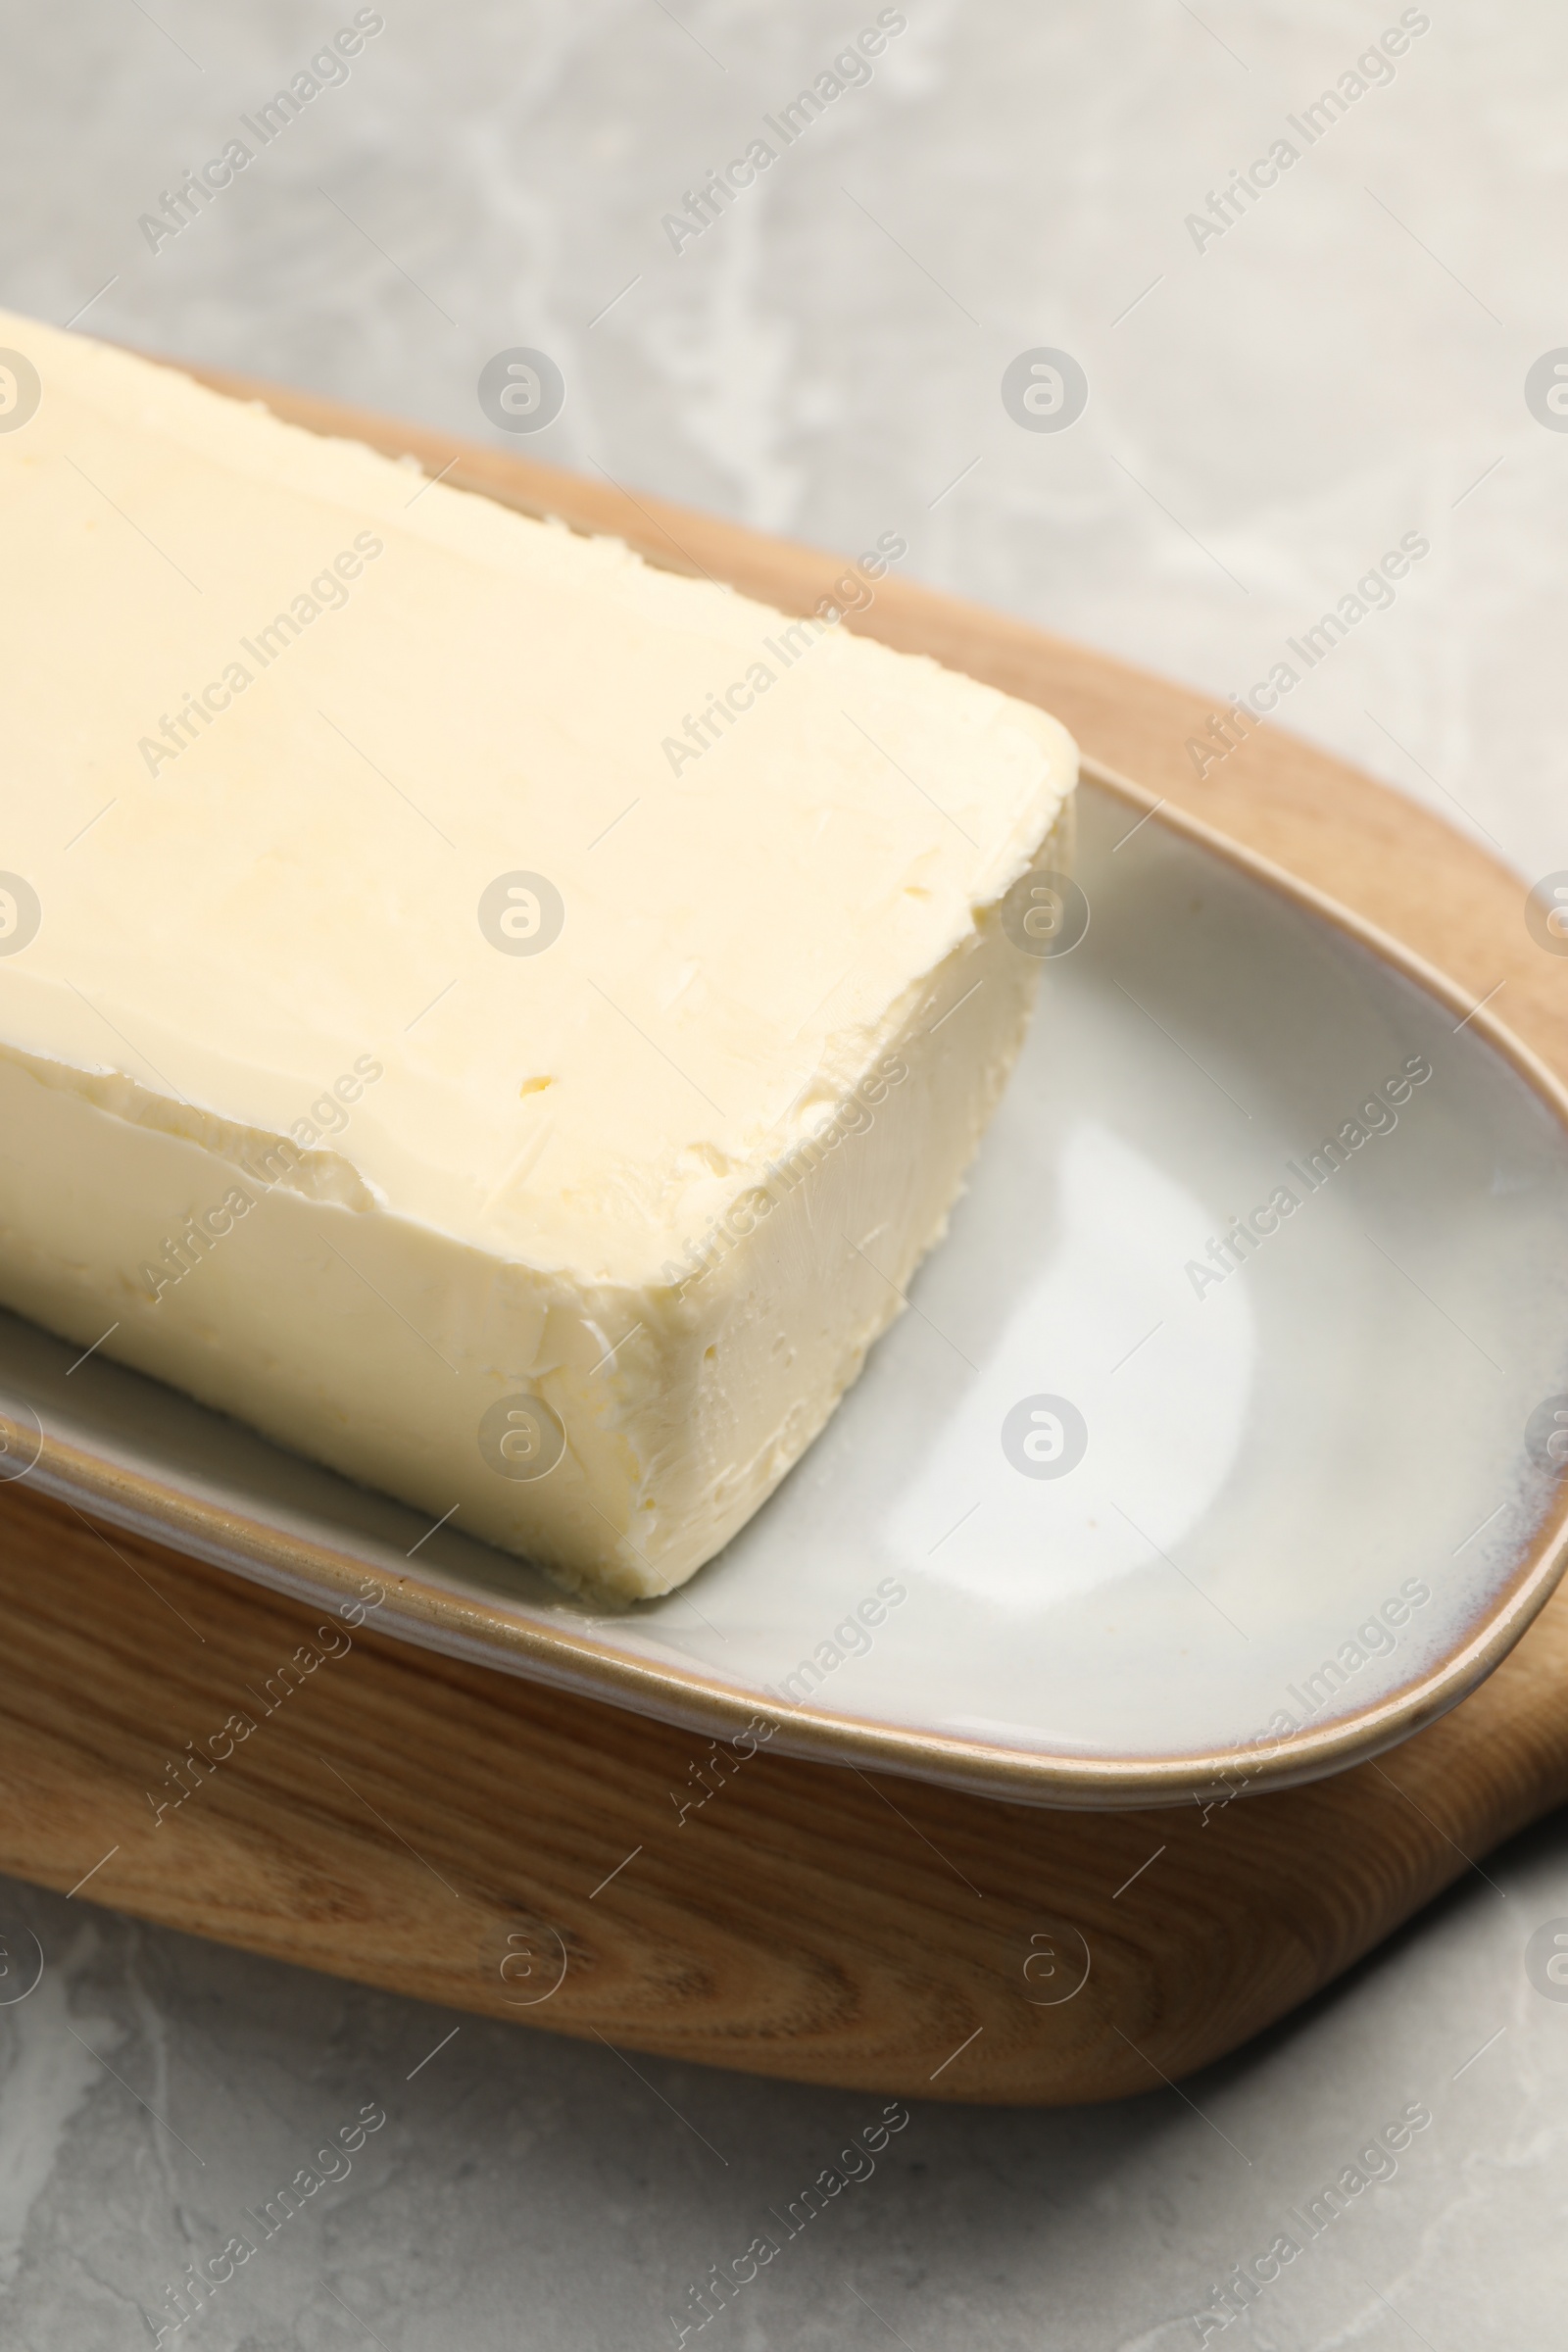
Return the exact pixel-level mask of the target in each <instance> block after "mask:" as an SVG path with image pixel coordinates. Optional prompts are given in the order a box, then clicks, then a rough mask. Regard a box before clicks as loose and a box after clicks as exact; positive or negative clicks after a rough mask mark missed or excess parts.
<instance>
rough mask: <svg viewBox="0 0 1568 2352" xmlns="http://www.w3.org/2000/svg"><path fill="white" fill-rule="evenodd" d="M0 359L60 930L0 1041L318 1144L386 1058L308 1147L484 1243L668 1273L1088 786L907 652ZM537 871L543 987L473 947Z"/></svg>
mask: <svg viewBox="0 0 1568 2352" xmlns="http://www.w3.org/2000/svg"><path fill="white" fill-rule="evenodd" d="M0 344H3V345H8V346H10V347H12V348H14V349H16V350H19V351H21V352H23V353H24V354H25V356H26V357H27V358H28V359H29V360H30V361H31V363H32V365H33V366H34V367H35V368H37V371H38V374H39V377H40V379H41V386H42V396H41V400H40V403H39V406H38V409H37V412H36V414H35V415H33V416H32V417H30V418H29V419H28V420H27V421H26V423H25V425H24V426H22V427H21V428H20V429H18V430H15V431H13V432H10V433H6V434H0V531H3V534H4V544H5V546H6V548H7V550H8V557H7V562H6V564H5V566H4V567H3V571H0V615H3V640H0V641H3V643H4V646H5V649H6V656H7V660H6V669H7V673H8V680H9V684H8V692H7V703H8V712H7V715H8V720H9V756H8V759H7V760H6V762H5V764H4V768H3V771H0V869H3V870H4V871H8V872H11V873H14V874H20V875H21V876H23V877H25V880H26V882H27V883H28V884H29V885H30V886H31V888H32V890H33V891H35V893H36V895H37V900H38V903H39V907H40V910H41V921H40V923H39V927H38V929H37V932H36V936H35V937H33V938H32V939H31V940H30V941H29V942H28V944H27V945H26V947H25V950H24V951H23V952H21V953H16V954H11V955H5V956H0V1044H3V1045H5V1046H9V1047H11V1048H16V1049H20V1050H22V1051H24V1052H25V1053H27V1054H32V1055H35V1056H39V1057H42V1058H45V1059H48V1060H50V1061H53V1062H56V1063H62V1064H66V1065H69V1066H70V1067H71V1068H73V1069H75V1070H82V1071H91V1072H103V1071H119V1072H123V1073H125V1074H127V1075H128V1076H129V1077H130V1078H132V1079H133V1080H135V1081H136V1083H137V1084H138V1086H139V1087H141V1088H142V1089H143V1090H145V1091H146V1092H147V1093H149V1094H152V1095H155V1096H162V1097H165V1098H172V1099H173V1100H175V1101H176V1102H177V1103H185V1104H189V1105H191V1106H193V1109H194V1110H196V1111H199V1112H202V1113H206V1114H209V1115H210V1116H214V1117H216V1118H217V1119H218V1120H219V1121H221V1122H230V1123H232V1124H234V1125H235V1126H242V1127H245V1128H250V1129H260V1130H263V1131H264V1132H267V1133H271V1134H277V1135H282V1136H288V1135H290V1134H291V1133H293V1134H296V1135H299V1136H301V1138H302V1140H303V1130H302V1129H301V1127H300V1122H302V1121H303V1122H305V1127H306V1128H307V1129H308V1128H310V1127H311V1126H314V1125H315V1124H316V1122H313V1121H312V1120H311V1119H310V1115H309V1114H310V1108H311V1105H312V1103H314V1102H317V1101H319V1100H320V1099H321V1098H323V1096H324V1095H325V1094H327V1093H328V1092H329V1091H330V1089H331V1088H332V1086H333V1083H334V1081H335V1080H337V1079H338V1078H339V1077H340V1076H341V1075H343V1074H345V1073H348V1072H351V1071H352V1069H353V1067H354V1064H355V1063H356V1061H357V1060H359V1059H362V1058H364V1057H370V1058H372V1059H373V1060H374V1061H375V1062H376V1063H377V1064H378V1065H379V1066H380V1068H381V1069H382V1071H383V1072H384V1075H383V1076H381V1077H380V1078H379V1079H378V1081H377V1082H376V1083H375V1084H374V1085H373V1087H372V1088H370V1089H369V1090H368V1092H367V1093H366V1094H365V1095H364V1097H363V1099H361V1100H360V1101H358V1102H357V1103H355V1105H354V1109H353V1114H352V1119H351V1120H350V1122H349V1123H348V1125H347V1126H346V1128H344V1130H343V1131H342V1133H341V1134H340V1135H336V1136H334V1135H333V1134H331V1133H326V1134H323V1136H322V1139H321V1140H322V1148H323V1149H326V1150H330V1151H335V1152H338V1153H339V1154H340V1155H341V1156H342V1157H343V1158H344V1159H346V1160H347V1161H348V1162H350V1163H351V1165H352V1168H353V1169H354V1170H355V1171H357V1172H358V1175H359V1176H360V1177H361V1178H363V1180H364V1182H365V1184H366V1185H368V1187H369V1188H370V1189H371V1191H372V1193H374V1194H376V1195H378V1196H379V1197H380V1198H381V1199H382V1200H384V1201H385V1202H386V1203H387V1204H388V1205H390V1206H391V1207H392V1208H393V1209H395V1210H396V1211H398V1212H400V1213H402V1214H405V1215H408V1216H411V1217H415V1218H417V1219H420V1220H422V1221H424V1222H426V1223H428V1224H430V1225H432V1226H434V1227H437V1228H439V1229H440V1230H442V1231H445V1232H447V1233H449V1234H451V1235H452V1236H454V1237H455V1238H457V1239H459V1240H462V1241H465V1242H467V1243H470V1244H472V1245H474V1246H476V1247H478V1248H482V1249H484V1250H490V1251H493V1252H495V1253H497V1254H499V1255H501V1256H503V1257H507V1258H515V1259H520V1260H523V1261H526V1262H528V1263H532V1264H536V1265H540V1266H543V1267H564V1268H569V1269H575V1270H578V1271H581V1272H583V1273H585V1274H587V1275H589V1276H591V1277H592V1278H593V1279H596V1280H612V1281H619V1280H638V1279H646V1278H647V1276H648V1275H649V1273H650V1272H651V1271H652V1270H653V1269H656V1268H658V1267H659V1266H660V1265H662V1264H663V1263H666V1262H667V1261H668V1260H669V1259H670V1258H671V1257H672V1256H674V1255H676V1254H678V1252H679V1251H680V1250H682V1249H683V1248H684V1247H686V1246H687V1245H689V1244H690V1243H691V1242H693V1241H694V1240H695V1239H697V1238H698V1237H699V1236H700V1235H701V1234H702V1233H703V1232H704V1231H705V1230H706V1229H707V1228H708V1227H709V1226H710V1225H711V1221H712V1220H713V1219H714V1218H715V1217H716V1216H718V1215H721V1214H722V1213H723V1210H724V1208H725V1207H726V1206H727V1204H728V1203H729V1202H730V1201H732V1200H733V1199H734V1198H735V1196H736V1195H737V1194H738V1193H739V1192H741V1191H743V1190H744V1189H745V1188H746V1186H747V1185H748V1184H749V1183H750V1182H752V1181H753V1180H754V1179H755V1176H756V1174H757V1173H758V1171H759V1170H760V1168H761V1167H762V1166H764V1165H765V1164H766V1162H767V1161H769V1160H770V1159H772V1158H775V1157H777V1156H778V1155H779V1154H780V1153H781V1152H785V1151H787V1150H788V1149H789V1148H790V1147H791V1145H792V1144H793V1143H794V1142H796V1141H797V1140H799V1138H800V1137H802V1136H803V1135H806V1134H808V1133H809V1132H810V1131H811V1130H812V1129H813V1127H815V1126H817V1125H819V1124H820V1123H821V1120H822V1117H823V1115H824V1110H825V1108H826V1106H827V1105H829V1104H830V1103H834V1102H836V1100H837V1099H838V1098H839V1096H840V1095H841V1093H842V1092H843V1091H844V1089H845V1088H846V1087H848V1086H851V1085H853V1084H854V1083H855V1080H856V1078H857V1076H858V1074H859V1072H860V1071H861V1070H862V1069H863V1068H864V1067H865V1066H866V1065H867V1063H868V1061H869V1060H870V1058H871V1057H872V1056H873V1055H874V1054H875V1053H876V1051H877V1050H878V1046H879V1043H880V1041H882V1040H884V1039H885V1038H886V1037H887V1036H888V1035H890V1034H891V1033H892V1031H893V1030H894V1028H895V1027H896V1025H897V1020H898V1017H899V1016H900V1014H901V1011H907V1006H908V1001H909V997H910V992H911V991H913V990H915V989H917V988H918V987H919V986H920V985H921V983H922V982H923V980H924V978H925V976H926V975H928V974H929V973H930V972H932V971H933V970H934V969H935V968H936V967H937V966H938V965H939V964H940V963H941V961H942V960H943V958H944V957H945V956H947V955H948V954H949V953H950V952H951V951H952V950H953V949H954V948H955V947H956V946H957V945H958V944H959V943H960V942H961V941H962V940H963V939H964V938H965V937H966V936H967V935H968V934H969V933H970V931H971V930H972V928H973V923H974V916H975V909H976V908H978V907H984V906H987V905H989V904H990V903H992V902H994V901H995V900H996V899H998V898H999V897H1000V896H1001V895H1002V894H1003V893H1004V892H1005V890H1006V889H1007V887H1008V885H1009V884H1010V883H1011V882H1012V881H1013V880H1014V879H1015V878H1016V876H1017V875H1018V874H1019V873H1020V872H1021V871H1022V870H1023V869H1024V867H1025V866H1026V864H1027V862H1028V860H1029V858H1030V856H1031V854H1032V852H1033V851H1034V849H1035V847H1036V846H1037V844H1038V843H1039V842H1040V840H1041V839H1042V837H1043V835H1044V834H1045V832H1046V830H1047V829H1048V827H1049V825H1050V823H1051V820H1052V818H1053V816H1054V813H1055V811H1056V809H1057V808H1058V807H1059V806H1060V803H1061V801H1062V800H1063V798H1064V797H1065V794H1066V793H1067V791H1068V790H1069V789H1070V787H1071V784H1072V781H1073V777H1074V773H1075V754H1074V750H1073V746H1072V743H1071V740H1070V738H1069V737H1068V736H1067V735H1066V734H1065V732H1064V731H1063V730H1062V728H1061V727H1060V726H1059V725H1057V723H1056V722H1055V721H1054V720H1053V719H1051V718H1049V717H1048V716H1046V715H1045V714H1044V713H1043V712H1041V711H1036V710H1034V709H1033V708H1031V707H1030V706H1027V705H1024V704H1021V703H1018V702H1015V701H1012V700H1010V699H1009V698H1007V697H1005V696H1004V695H1002V694H999V693H997V692H995V691H994V690H992V689H991V688H988V687H984V686H981V685H978V684H976V683H975V682H973V681H971V680H969V679H965V678H962V677H959V676H957V675H956V674H955V673H953V672H950V671H947V670H944V669H943V668H941V667H940V666H939V665H938V664H936V663H935V662H930V661H928V660H926V659H924V658H917V657H909V656H905V655H900V654H896V653H893V652H891V651H889V650H887V649H886V648H884V647H882V646H880V645H877V644H875V643H873V642H871V641H869V640H867V639H865V638H857V637H853V636H851V635H850V634H849V633H848V632H847V631H845V630H844V629H843V628H835V627H827V628H824V629H822V630H821V631H820V632H814V631H812V630H811V628H810V624H798V625H797V626H796V631H795V636H794V639H793V640H791V639H790V638H789V637H788V634H787V633H788V632H789V631H790V630H791V627H792V624H791V622H790V621H789V620H787V619H786V618H785V617H784V616H783V615H781V614H779V613H775V612H773V611H771V610H770V609H769V608H767V607H765V606H762V605H760V604H758V603H756V602H753V601H751V600H749V599H747V598H744V597H742V596H740V595H738V594H736V593H735V592H733V591H732V590H730V589H728V588H724V587H719V586H715V585H712V584H710V583H708V582H706V581H702V580H696V581H694V580H691V579H688V578H685V577H681V576H674V575H671V574H668V573H664V572H661V571H659V570H657V569H655V568H653V567H651V566H649V565H647V564H644V563H643V562H642V561H641V560H640V559H639V558H638V557H637V556H635V555H633V554H632V553H630V552H629V551H628V550H627V549H626V548H625V547H623V546H622V545H621V544H620V543H619V542H617V541H613V540H609V539H585V538H582V537H580V536H577V535H575V534H573V533H572V532H570V531H568V530H567V529H566V528H565V527H564V526H563V525H561V524H551V523H541V522H536V521H533V520H530V519H528V518H526V517H523V516H521V515H515V514H514V513H512V512H510V511H508V510H506V509H503V508H501V507H499V506H497V505H495V504H494V503H492V502H490V501H487V500H485V499H483V498H479V497H475V496H470V495H466V494H464V493H462V492H458V491H455V490H452V489H451V488H449V487H447V486H446V485H444V484H442V483H430V484H428V485H425V486H423V487H421V484H420V477H419V476H418V475H417V473H415V472H413V471H412V470H411V468H410V467H408V466H399V465H396V464H394V463H392V462H391V461H389V460H386V459H384V458H381V457H380V456H378V455H376V454H375V453H373V452H371V451H370V450H368V449H366V448H364V447H361V446H360V445H358V444H355V443H350V442H343V441H329V440H323V439H320V438H319V437H317V436H315V435H312V434H310V433H307V432H305V431H303V430H301V429H299V428H297V427H294V426H291V425H286V424H283V423H281V422H280V421H278V420H277V419H276V418H274V417H270V415H269V414H268V413H267V412H266V411H264V410H262V409H260V408H257V407H253V406H250V405H248V404H243V403H238V402H234V401H231V400H226V399H223V398H221V396H219V395H217V394H214V393H211V392H209V391H207V390H206V389H204V388H203V387H201V386H199V385H197V384H195V383H194V382H193V381H191V380H190V379H189V378H188V377H185V376H183V375H181V374H179V373H177V372H176V371H173V370H171V369H168V368H158V367H154V366H152V365H151V364H149V363H147V362H144V361H140V360H137V359H134V358H132V357H129V356H127V355H125V354H123V353H121V352H118V351H115V350H113V349H110V348H109V347H107V346H102V345H98V344H94V343H92V342H90V341H88V340H86V339H84V338H81V337H79V336H75V335H67V334H63V333H60V332H58V331H56V330H53V329H50V328H46V327H43V326H40V325H38V324H35V323H34V322H32V321H30V320H26V319H19V318H13V317H7V316H5V315H4V314H0ZM372 550H373V552H372ZM340 558H341V559H343V561H342V562H341V564H339V563H338V559H340ZM280 615H281V616H285V618H286V620H287V622H288V624H289V625H288V626H284V625H282V623H281V622H280V620H279V616H280ZM803 639H804V643H803ZM791 643H793V645H794V646H795V648H796V649H797V651H796V654H795V658H794V660H793V661H792V662H790V663H789V665H788V666H786V663H785V661H784V659H783V650H784V649H785V647H786V646H788V645H789V644H791ZM760 671H765V672H766V673H767V682H766V683H765V684H763V683H762V682H761V679H760V675H759V673H760ZM748 679H750V690H749V691H750V696H751V704H750V708H747V709H745V710H743V711H736V712H735V713H733V724H732V725H730V726H729V727H728V728H727V730H725V729H722V728H720V727H718V725H717V724H716V722H713V723H712V724H711V732H712V733H714V734H715V735H716V736H717V740H715V741H712V742H711V743H709V744H708V746H707V748H705V749H704V750H703V751H702V753H701V755H700V756H691V757H687V758H684V759H680V758H676V759H675V760H674V764H675V765H676V766H677V767H678V773H677V772H672V755H671V753H670V751H669V750H668V749H667V748H666V747H667V745H668V744H669V743H672V742H673V743H675V744H678V745H682V746H684V748H685V750H686V752H687V753H688V754H690V753H691V751H692V744H691V741H690V739H689V738H688V737H687V734H686V722H687V720H688V718H689V717H690V716H691V715H692V714H697V713H702V712H704V711H707V710H708V709H709V708H710V706H711V704H712V701H713V698H714V697H715V695H720V694H723V693H725V692H726V691H727V690H729V689H731V688H732V687H734V686H736V685H737V682H744V681H747V680H748ZM203 696H205V711H206V715H205V716H203V715H202V714H201V712H199V711H193V709H192V704H193V698H198V697H203ZM744 700H745V694H744V693H738V694H736V696H735V697H734V701H735V703H736V704H739V703H741V702H743V701H744ZM182 714H183V715H182ZM84 828H85V830H84ZM519 873H520V874H526V875H536V876H543V877H545V878H546V880H547V881H548V883H549V884H550V885H551V886H552V888H553V890H554V892H556V893H558V894H559V899H560V903H561V908H562V910H563V913H564V919H563V921H562V924H561V928H560V932H559V936H557V937H555V938H554V939H553V940H552V942H551V944H550V945H549V946H548V947H547V948H545V949H544V950H542V951H541V952H537V953H513V952H504V951H503V950H502V949H501V948H499V947H497V946H496V945H495V944H493V935H494V929H495V921H494V916H495V913H496V912H498V911H504V909H505V907H511V908H512V911H511V912H510V914H508V916H507V922H508V925H509V926H510V932H511V936H512V937H513V938H514V940H515V939H517V938H518V937H520V938H522V939H523V940H524V941H526V940H527V938H528V926H529V924H530V922H532V921H533V920H534V919H535V917H536V915H538V914H539V912H540V907H537V906H536V905H535V904H534V903H533V902H532V901H530V900H529V899H527V898H522V899H516V900H513V901H505V900H504V906H503V908H502V909H494V908H493V909H492V921H491V932H492V935H491V936H487V934H486V931H485V929H484V928H482V927H481V920H480V906H481V901H482V900H484V899H485V894H486V893H487V891H490V892H491V896H492V901H493V900H494V896H495V894H494V892H493V891H492V885H496V884H498V882H499V881H500V878H502V877H506V876H509V875H515V874H519ZM518 887H521V888H525V887H526V886H518ZM553 904H554V903H553V902H552V901H550V900H549V899H548V898H547V899H546V900H545V901H544V902H543V909H542V911H543V919H544V922H545V924H546V926H547V927H551V917H552V912H553ZM504 935H505V934H504Z"/></svg>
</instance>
